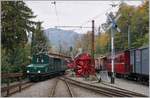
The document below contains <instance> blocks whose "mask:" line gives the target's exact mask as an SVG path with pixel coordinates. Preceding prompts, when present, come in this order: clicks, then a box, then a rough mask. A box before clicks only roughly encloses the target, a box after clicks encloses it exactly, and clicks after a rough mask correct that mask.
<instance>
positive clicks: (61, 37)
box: [44, 28, 81, 48]
mask: <svg viewBox="0 0 150 98" xmlns="http://www.w3.org/2000/svg"><path fill="white" fill-rule="evenodd" d="M44 33H45V35H46V36H47V37H48V39H49V40H50V43H51V44H52V46H54V47H56V48H59V47H60V46H61V47H62V48H69V47H71V46H72V47H73V46H74V45H75V41H76V39H77V38H79V37H80V36H81V34H78V33H77V32H74V31H70V30H62V29H56V28H49V29H46V30H44Z"/></svg>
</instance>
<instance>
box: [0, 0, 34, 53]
mask: <svg viewBox="0 0 150 98" xmlns="http://www.w3.org/2000/svg"><path fill="white" fill-rule="evenodd" d="M1 17H2V35H1V36H2V47H3V48H6V49H7V50H11V51H14V48H16V47H20V46H21V47H22V46H24V45H25V44H26V43H27V41H28V40H27V33H28V32H30V31H32V29H33V25H34V24H36V22H33V21H31V19H32V18H35V16H34V15H33V12H32V11H31V9H30V8H28V7H27V6H26V5H25V3H24V2H23V1H2V14H1Z"/></svg>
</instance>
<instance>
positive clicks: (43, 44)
mask: <svg viewBox="0 0 150 98" xmlns="http://www.w3.org/2000/svg"><path fill="white" fill-rule="evenodd" d="M41 24H42V23H41V22H37V25H36V27H35V29H34V31H33V33H32V55H34V54H37V53H39V52H47V51H48V49H47V48H50V43H49V41H48V38H47V37H46V36H45V35H44V31H43V28H42V26H41Z"/></svg>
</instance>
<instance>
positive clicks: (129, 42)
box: [128, 13, 131, 49]
mask: <svg viewBox="0 0 150 98" xmlns="http://www.w3.org/2000/svg"><path fill="white" fill-rule="evenodd" d="M128 17H129V19H128V49H130V48H131V37H130V19H131V14H130V13H129V15H128Z"/></svg>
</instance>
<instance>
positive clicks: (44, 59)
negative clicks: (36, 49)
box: [32, 55, 49, 64]
mask: <svg viewBox="0 0 150 98" xmlns="http://www.w3.org/2000/svg"><path fill="white" fill-rule="evenodd" d="M32 63H33V64H48V63H49V57H48V55H34V56H33V59H32Z"/></svg>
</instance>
